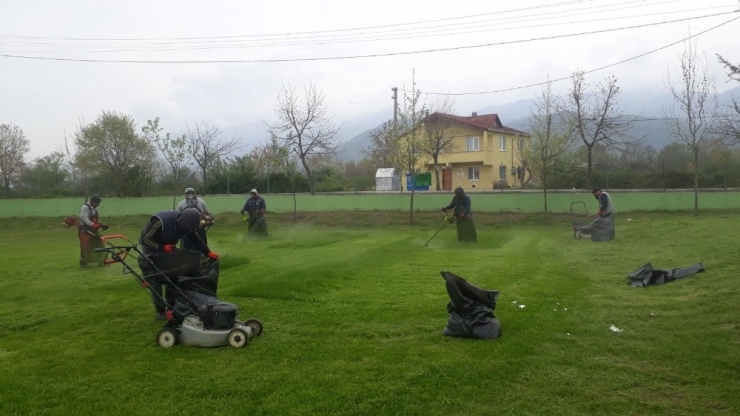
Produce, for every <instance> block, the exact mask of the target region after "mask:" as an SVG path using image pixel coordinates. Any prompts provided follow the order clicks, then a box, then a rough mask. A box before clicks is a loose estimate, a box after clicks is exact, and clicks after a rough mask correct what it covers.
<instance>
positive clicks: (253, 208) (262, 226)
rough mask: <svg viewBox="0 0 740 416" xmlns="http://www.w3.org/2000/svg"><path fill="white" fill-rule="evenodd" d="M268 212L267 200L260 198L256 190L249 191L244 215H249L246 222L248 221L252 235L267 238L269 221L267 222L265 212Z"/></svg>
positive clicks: (248, 229)
mask: <svg viewBox="0 0 740 416" xmlns="http://www.w3.org/2000/svg"><path fill="white" fill-rule="evenodd" d="M266 210H267V204H266V203H265V199H264V198H262V197H261V196H259V194H258V193H257V190H256V189H252V190H251V191H249V198H247V202H245V203H244V206H243V207H242V210H241V211H240V212H241V214H242V215H244V213H245V212H246V213H247V215H248V216H247V217H244V221H248V224H247V231H248V232H249V234H250V235H261V236H267V221H266V220H265V211H266Z"/></svg>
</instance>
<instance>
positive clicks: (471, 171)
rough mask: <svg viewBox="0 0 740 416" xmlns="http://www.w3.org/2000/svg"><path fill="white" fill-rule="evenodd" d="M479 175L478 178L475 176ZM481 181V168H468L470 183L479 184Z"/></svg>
mask: <svg viewBox="0 0 740 416" xmlns="http://www.w3.org/2000/svg"><path fill="white" fill-rule="evenodd" d="M476 172H477V173H478V177H477V178H476V177H475V176H476V175H475V174H476ZM479 180H480V166H468V181H470V182H477V181H479Z"/></svg>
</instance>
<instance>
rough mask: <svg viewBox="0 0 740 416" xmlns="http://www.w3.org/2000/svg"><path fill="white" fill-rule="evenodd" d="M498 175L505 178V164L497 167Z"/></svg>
mask: <svg viewBox="0 0 740 416" xmlns="http://www.w3.org/2000/svg"><path fill="white" fill-rule="evenodd" d="M498 177H499V178H501V179H506V166H504V165H501V166H499V167H498Z"/></svg>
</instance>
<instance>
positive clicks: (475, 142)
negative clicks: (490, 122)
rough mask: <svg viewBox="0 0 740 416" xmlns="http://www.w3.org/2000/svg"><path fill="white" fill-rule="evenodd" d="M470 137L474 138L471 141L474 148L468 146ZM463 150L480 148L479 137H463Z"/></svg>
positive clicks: (469, 150) (473, 150) (472, 150)
mask: <svg viewBox="0 0 740 416" xmlns="http://www.w3.org/2000/svg"><path fill="white" fill-rule="evenodd" d="M470 139H474V140H473V143H474V144H475V146H473V147H474V149H471V148H470ZM465 150H466V151H468V152H477V151H479V150H480V137H478V136H470V137H466V138H465Z"/></svg>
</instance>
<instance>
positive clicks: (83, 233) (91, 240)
mask: <svg viewBox="0 0 740 416" xmlns="http://www.w3.org/2000/svg"><path fill="white" fill-rule="evenodd" d="M101 201H102V198H100V196H99V195H93V196H91V197H90V199H89V200H87V201H85V203H84V204H83V205H82V207H80V217H79V221H78V222H77V226H78V227H79V230H78V235H79V238H80V266H82V267H84V266H87V265H88V264H96V263H97V264H98V265H101V266H102V265H103V259H102V257H101V255H100V254H98V253H96V252H95V249H96V248H100V247H103V242H102V241H101V240H100V234H99V232H100V231H104V230H106V229H108V226H107V225H105V224H103V223H101V222H100V220H99V215H98V207H99V206H100V202H101Z"/></svg>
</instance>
